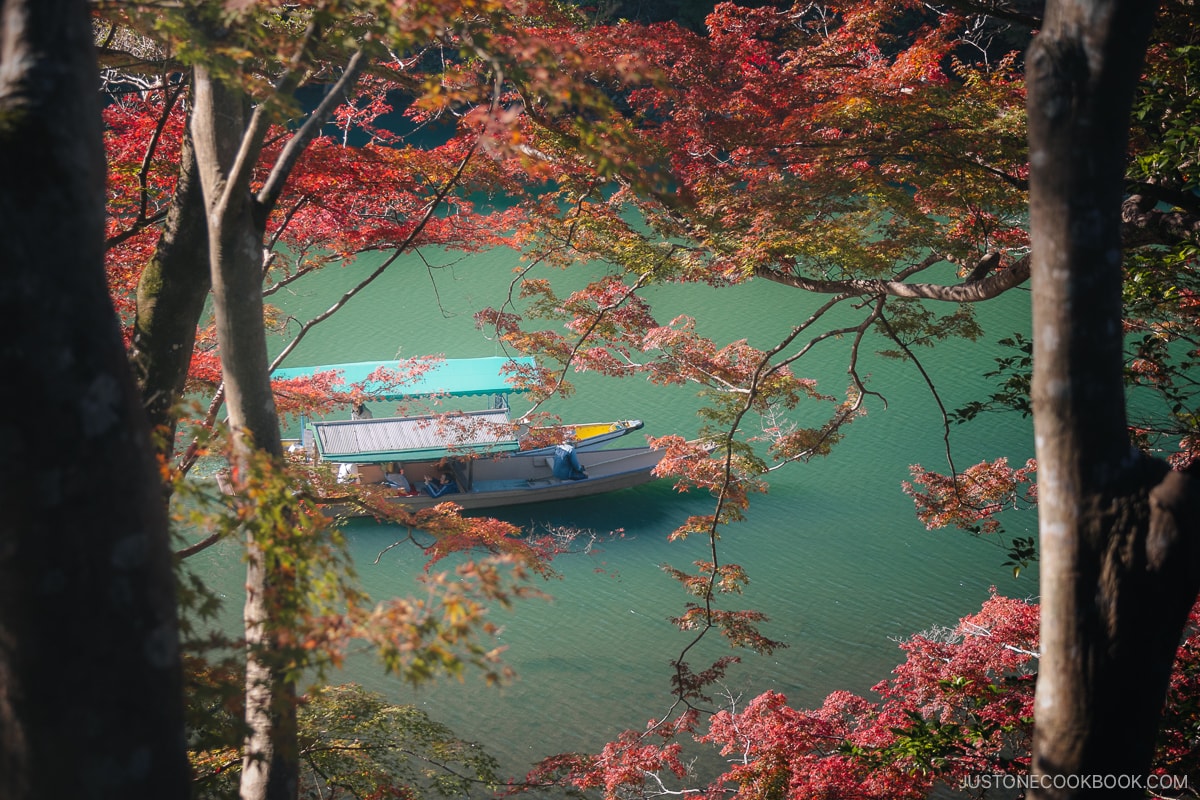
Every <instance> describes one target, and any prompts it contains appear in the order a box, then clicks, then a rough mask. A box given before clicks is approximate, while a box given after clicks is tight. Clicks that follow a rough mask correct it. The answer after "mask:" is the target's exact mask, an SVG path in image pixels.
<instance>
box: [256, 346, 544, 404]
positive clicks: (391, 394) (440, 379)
mask: <svg viewBox="0 0 1200 800" xmlns="http://www.w3.org/2000/svg"><path fill="white" fill-rule="evenodd" d="M533 366H534V360H533V359H532V358H527V357H523V358H507V357H504V356H494V357H490V358H450V359H446V360H445V361H441V362H438V363H436V364H434V366H433V367H431V368H430V369H429V370H428V371H427V372H425V373H424V374H423V375H421V376H420V377H419V378H417V379H415V380H413V381H411V382H408V383H405V384H404V385H402V386H392V385H385V384H375V385H372V383H371V382H366V381H367V379H368V378H369V377H370V376H371V375H372V374H373V373H375V372H376V371H377V370H379V369H387V370H392V371H394V372H396V373H403V372H407V371H408V370H409V368H410V362H407V361H356V362H353V363H348V364H326V365H324V366H316V367H289V368H286V369H277V370H275V371H274V372H273V373H271V378H272V379H274V380H279V379H291V378H308V377H311V376H313V375H315V374H317V373H318V372H331V371H336V372H339V373H340V374H341V378H342V381H343V382H344V384H345V385H346V386H349V385H350V384H363V383H364V382H366V383H365V384H364V391H365V392H366V393H367V394H369V395H370V396H371V399H373V400H403V399H404V398H408V397H428V396H432V395H441V396H450V397H467V396H470V395H488V394H510V393H512V392H514V391H517V390H516V389H514V388H513V385H512V383H511V382H510V378H511V376H512V375H514V374H515V373H514V371H515V370H517V369H526V368H532V367H533ZM506 367H507V369H506Z"/></svg>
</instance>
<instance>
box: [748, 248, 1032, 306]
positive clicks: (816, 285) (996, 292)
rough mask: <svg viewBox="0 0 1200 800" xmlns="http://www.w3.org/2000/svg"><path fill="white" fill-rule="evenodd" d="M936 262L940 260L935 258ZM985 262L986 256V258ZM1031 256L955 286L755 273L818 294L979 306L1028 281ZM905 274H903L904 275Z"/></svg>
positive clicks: (766, 269)
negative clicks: (884, 297)
mask: <svg viewBox="0 0 1200 800" xmlns="http://www.w3.org/2000/svg"><path fill="white" fill-rule="evenodd" d="M931 258H934V261H935V262H936V261H937V260H938V259H937V258H936V257H931ZM984 258H985V259H986V258H987V256H985V257H984ZM1029 267H1030V260H1029V256H1024V257H1022V258H1021V259H1019V260H1017V261H1014V262H1013V263H1012V264H1010V265H1009V267H1008V269H1005V270H1003V271H1001V272H996V273H994V274H992V275H989V276H988V277H986V278H982V279H979V280H974V281H971V280H968V281H964V282H963V283H960V284H956V285H953V286H951V285H946V284H937V283H905V282H904V281H903V280H882V279H869V278H854V279H851V280H841V281H838V280H824V279H820V278H806V277H804V276H802V275H796V274H790V275H789V274H785V273H782V272H777V271H775V270H774V269H772V268H770V267H756V268H755V270H754V274H755V275H756V276H758V277H760V278H764V279H766V280H769V281H773V282H775V283H781V284H783V285H785V286H791V287H793V288H796V289H803V290H805V291H807V292H814V293H817V294H841V293H849V294H856V295H869V296H875V295H887V296H890V297H910V298H923V299H926V300H941V301H944V302H948V303H978V302H981V301H983V300H990V299H992V298H994V297H998V296H1000V295H1001V294H1003V293H1004V292H1007V291H1008V290H1009V289H1012V288H1014V287H1016V286H1019V285H1021V284H1022V283H1024V282H1025V281H1026V280H1028V279H1029ZM901 274H903V273H901Z"/></svg>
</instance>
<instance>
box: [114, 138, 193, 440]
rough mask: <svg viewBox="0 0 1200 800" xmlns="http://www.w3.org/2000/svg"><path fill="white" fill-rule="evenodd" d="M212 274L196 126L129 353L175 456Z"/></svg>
mask: <svg viewBox="0 0 1200 800" xmlns="http://www.w3.org/2000/svg"><path fill="white" fill-rule="evenodd" d="M211 287H212V278H211V275H210V272H209V259H208V225H207V223H206V221H205V210H204V193H203V191H202V189H201V186H200V174H199V172H198V167H197V164H196V153H195V149H194V148H193V146H192V137H191V133H190V131H185V133H184V137H183V148H182V151H181V153H180V158H179V180H178V182H177V183H176V187H175V193H174V195H172V197H171V205H170V208H169V209H168V211H167V219H166V224H165V227H164V228H163V233H162V236H161V238H160V239H159V242H158V247H157V249H156V250H155V252H154V258H153V259H151V261H150V263H149V264H147V265H146V268H145V270H144V271H143V272H142V276H141V278H140V279H139V280H138V289H137V316H136V318H135V319H134V325H133V346H132V350H131V353H130V358H131V359H132V361H133V364H134V372H135V374H136V375H137V378H138V384H139V385H140V386H141V389H142V402H143V404H144V405H145V407H146V413H147V414H148V415H149V417H150V427H151V429H152V430H154V431H155V432H156V433H157V434H158V437H157V439H156V442H155V443H156V445H157V449H158V452H159V454H160V455H162V456H163V457H164V458H170V457H171V455H172V453H173V452H174V447H175V429H176V428H175V426H176V421H177V419H178V415H177V413H176V410H175V409H176V404H177V403H178V402H179V400H180V399H181V398H182V397H183V392H184V386H185V383H186V381H187V375H188V369H189V368H190V367H191V364H192V352H193V350H194V349H195V346H196V326H197V325H198V324H199V322H200V315H201V314H202V313H203V312H204V301H205V300H207V299H208V292H209V289H210V288H211Z"/></svg>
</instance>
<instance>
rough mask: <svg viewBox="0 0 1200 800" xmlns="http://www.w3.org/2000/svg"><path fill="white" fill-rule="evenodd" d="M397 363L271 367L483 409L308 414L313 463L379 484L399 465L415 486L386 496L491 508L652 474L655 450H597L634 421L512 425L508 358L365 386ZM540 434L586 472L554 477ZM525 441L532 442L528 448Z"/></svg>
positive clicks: (420, 503)
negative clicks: (446, 482) (484, 398)
mask: <svg viewBox="0 0 1200 800" xmlns="http://www.w3.org/2000/svg"><path fill="white" fill-rule="evenodd" d="M518 361H519V362H524V363H518V364H517V366H532V360H530V359H523V360H518ZM397 365H398V362H357V363H354V364H335V365H330V366H324V367H303V368H299V369H292V370H279V371H277V372H276V373H275V376H274V377H281V378H293V377H304V376H310V375H313V374H316V373H318V372H329V371H333V370H336V371H339V372H340V373H341V374H342V375H343V376H344V378H343V380H347V381H348V382H351V383H354V384H355V385H357V386H362V387H364V388H365V392H364V393H365V394H367V395H368V396H369V397H371V398H373V399H380V400H396V399H408V398H413V397H418V396H430V395H434V396H439V397H445V396H452V397H468V396H472V395H490V396H491V397H492V400H491V406H492V407H490V408H487V409H481V410H474V411H453V412H447V413H443V414H423V415H415V416H402V417H401V416H398V417H371V418H367V419H351V420H314V421H309V422H307V423H306V425H305V430H304V434H303V437H302V442H303V447H304V449H305V450H306V451H307V452H309V453H310V455H311V456H312V457H313V458H314V460H317V461H324V462H329V463H333V464H338V465H346V466H342V467H340V468H339V470H340V471H339V475H345V474H346V473H353V474H354V476H355V477H354V478H353V479H354V480H357V481H358V482H359V483H363V484H382V483H384V480H385V475H386V474H387V471H388V469H397V468H399V467H400V466H401V465H402V467H403V469H404V473H405V477H406V478H407V480H408V482H409V483H411V485H412V486H413V487H415V488H416V489H417V493H415V494H407V493H403V492H401V491H400V490H399V489H397V490H396V497H395V502H397V503H402V504H404V505H405V506H409V507H412V508H423V507H428V506H433V505H436V504H438V503H442V502H453V503H455V504H457V505H459V506H462V507H463V508H466V509H475V508H495V507H500V506H507V505H516V504H522V503H534V502H541V501H545V500H560V499H567V498H573V497H584V496H588V495H593V494H599V493H602V492H609V491H615V490H617V489H624V488H628V487H631V486H637V485H639V484H642V483H646V482H648V481H651V480H654V477H655V476H654V475H653V474H652V471H653V469H654V468H655V467H656V466H657V465H658V463H659V461H660V460H662V457H663V451H661V450H655V449H652V448H650V447H633V448H621V449H607V450H606V449H603V448H604V446H605V445H607V444H609V443H611V442H612V441H614V440H615V439H617V438H620V437H622V436H625V435H627V434H628V433H630V432H632V431H635V430H639V429H641V428H642V422H641V421H640V420H618V421H615V422H606V423H588V424H576V425H567V426H562V428H555V429H552V430H551V429H536V428H535V429H532V430H531V429H529V428H527V427H525V426H521V425H520V424H519V423H518V424H514V422H513V421H512V420H511V419H510V416H509V409H508V403H507V399H506V397H507V394H509V393H511V392H513V391H514V389H513V387H512V385H511V384H509V383H508V382H507V381H506V380H505V379H504V375H505V374H506V373H507V372H508V371H510V370H511V369H512V368H513V364H512V362H511V361H510V360H509V359H503V358H494V359H457V360H448V361H445V362H440V363H439V364H438V365H437V366H436V367H435V368H433V369H431V370H429V371H428V372H427V373H425V374H424V375H423V376H422V377H421V378H420V380H418V381H415V382H413V384H412V385H408V386H388V387H383V388H380V387H372V385H371V384H372V376H377V375H379V374H380V372H379V369H380V367H383V368H384V369H385V370H387V369H393V370H394V369H398V366H397ZM547 435H552V436H556V437H559V438H561V439H562V440H563V441H567V442H570V443H571V444H572V445H573V447H574V450H575V453H576V457H577V458H578V460H579V461H580V462H581V464H582V466H583V469H584V472H585V473H586V477H584V478H581V479H578V480H560V479H558V478H556V477H554V474H553V471H552V466H553V464H554V459H555V457H556V456H555V453H556V449H557V445H556V444H549V445H544V444H541V443H542V442H544V441H546V436H547ZM531 441H532V442H534V443H535V446H533V447H528V446H527V445H528V444H529V442H531ZM523 445H525V447H524V449H523ZM347 466H348V467H349V468H347ZM443 473H445V474H450V475H452V476H453V481H452V485H453V488H452V489H451V490H450V491H449V492H447V493H446V494H440V495H438V496H432V495H431V494H430V490H428V489H426V488H424V487H425V479H426V477H427V476H428V477H429V478H430V479H431V481H433V482H434V486H435V491H436V482H437V480H438V476H439V475H441V474H443ZM347 477H348V476H347Z"/></svg>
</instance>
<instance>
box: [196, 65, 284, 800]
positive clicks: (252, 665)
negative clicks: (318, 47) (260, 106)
mask: <svg viewBox="0 0 1200 800" xmlns="http://www.w3.org/2000/svg"><path fill="white" fill-rule="evenodd" d="M194 99H195V107H194V109H193V112H192V135H193V137H194V142H195V147H196V156H197V159H198V161H199V164H200V176H201V180H202V182H203V186H204V196H205V204H206V207H207V217H208V243H209V253H210V259H211V271H212V285H213V311H214V313H215V316H216V325H217V341H218V342H219V344H220V347H221V369H222V375H223V378H224V381H225V397H226V400H225V402H226V407H227V409H228V412H229V424H230V429H231V433H232V436H233V445H232V454H231V462H232V463H231V469H232V476H233V482H234V487H235V490H237V491H240V490H241V489H243V488H244V487H245V481H246V479H247V477H248V471H249V467H250V465H251V462H252V460H253V459H254V458H255V457H256V451H257V453H260V454H262V455H264V456H266V457H267V458H271V459H274V460H276V461H282V458H283V446H282V444H281V442H280V436H279V422H278V417H277V416H276V412H275V400H274V398H273V396H272V394H271V382H270V377H269V373H268V371H267V367H268V362H267V345H266V333H265V329H264V326H263V299H262V240H263V228H262V227H261V225H260V224H259V223H257V222H256V221H255V220H256V218H257V216H256V214H255V213H254V212H255V202H254V199H253V197H252V195H251V194H250V189H249V176H248V170H247V171H245V172H239V170H238V163H239V162H238V158H239V155H240V156H241V157H242V158H243V159H244V158H246V157H248V156H247V154H246V153H245V152H244V151H243V150H242V148H243V139H244V138H245V137H247V136H252V135H253V133H251V134H247V130H246V121H245V114H244V109H245V98H244V97H243V95H242V94H240V93H239V92H237V91H235V90H233V89H231V88H230V87H227V86H224V85H223V84H222V83H220V81H218V80H216V79H214V78H213V77H212V76H211V75H210V74H209V72H208V70H207V69H206V68H204V67H201V66H197V67H196V68H195V98H194ZM251 149H252V150H253V148H251ZM239 175H242V176H244V177H240V178H239ZM247 550H248V552H247V559H248V560H247V569H246V605H245V609H244V612H243V618H244V622H245V629H246V647H247V657H246V723H247V727H248V729H249V733H248V735H247V740H246V745H245V750H246V752H245V754H244V760H243V768H242V784H241V796H242V798H243V800H288V799H289V798H294V797H295V796H296V792H297V787H298V781H299V769H300V765H299V753H298V749H297V742H296V735H297V734H296V686H295V683H294V682H292V681H291V680H289V679H288V678H287V677H286V674H285V672H284V670H283V669H282V667H281V666H280V665H276V664H273V663H272V662H271V660H270V654H271V652H272V650H273V649H274V648H273V647H272V645H273V643H274V641H275V639H276V632H275V630H274V628H273V622H274V621H273V619H272V614H271V605H270V599H269V598H270V597H271V596H272V594H273V593H274V592H278V591H282V592H286V587H284V586H279V587H276V586H272V581H286V580H287V578H286V573H281V571H280V570H278V569H276V568H275V565H274V564H272V563H271V562H270V556H269V555H268V554H267V553H266V552H264V550H263V549H262V547H261V546H260V545H259V543H257V542H256V541H254V540H253V538H251V539H250V540H249V541H248V542H247Z"/></svg>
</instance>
